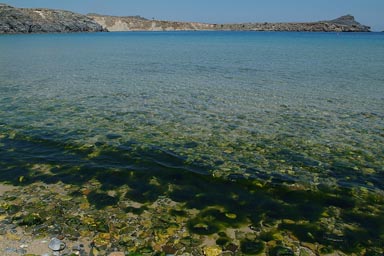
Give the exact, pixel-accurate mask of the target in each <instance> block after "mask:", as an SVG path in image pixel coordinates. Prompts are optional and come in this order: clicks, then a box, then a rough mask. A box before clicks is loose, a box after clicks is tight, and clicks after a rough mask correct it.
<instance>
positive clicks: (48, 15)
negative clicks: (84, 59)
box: [0, 4, 370, 34]
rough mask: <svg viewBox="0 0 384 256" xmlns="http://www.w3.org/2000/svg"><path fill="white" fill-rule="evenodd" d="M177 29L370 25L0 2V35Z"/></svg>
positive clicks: (346, 19) (350, 28) (348, 19)
mask: <svg viewBox="0 0 384 256" xmlns="http://www.w3.org/2000/svg"><path fill="white" fill-rule="evenodd" d="M177 30H185V31H190V30H239V31H316V32H319V31H324V32H369V31H370V27H368V26H364V25H361V24H360V23H358V22H356V21H355V18H354V17H353V16H351V15H346V16H342V17H340V18H337V19H335V20H330V21H318V22H301V23H299V22H296V23H268V22H264V23H239V24H208V23H200V22H177V21H161V20H149V19H145V18H143V17H140V16H125V17H118V16H107V15H98V14H88V15H82V14H77V13H74V12H70V11H62V10H51V9H29V8H14V7H12V6H9V5H6V4H0V34H11V33H60V32H99V31H177Z"/></svg>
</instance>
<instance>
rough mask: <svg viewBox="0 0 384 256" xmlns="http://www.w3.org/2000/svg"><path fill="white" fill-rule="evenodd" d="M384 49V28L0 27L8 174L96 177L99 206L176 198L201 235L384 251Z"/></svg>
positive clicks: (2, 156)
mask: <svg viewBox="0 0 384 256" xmlns="http://www.w3.org/2000/svg"><path fill="white" fill-rule="evenodd" d="M383 60H384V34H383V33H351V34H349V33H340V34H339V33H270V32H268V33H263V32H257V33H255V32H133V33H95V34H86V33H85V34H42V35H2V36H0V181H2V182H8V183H12V184H15V185H28V184H31V183H34V182H37V181H43V182H45V183H57V182H59V181H61V182H64V183H68V184H73V185H76V186H79V188H81V187H82V185H84V184H85V183H87V182H88V181H90V180H95V179H96V180H98V181H99V182H100V183H101V185H102V186H101V188H100V190H98V191H96V192H95V191H94V192H92V193H91V194H90V195H89V196H88V200H89V201H90V203H91V204H93V205H95V207H97V208H98V209H102V208H103V207H105V206H107V205H110V204H116V203H117V201H118V199H117V198H113V200H109V199H110V198H111V197H110V196H108V195H107V194H102V193H106V192H105V191H110V190H112V189H117V188H125V187H128V190H127V192H126V198H129V199H130V200H133V201H137V202H140V203H147V202H148V203H151V202H154V201H155V200H156V199H157V198H159V196H166V197H169V198H170V199H172V200H174V201H176V202H180V203H184V207H185V208H186V209H199V210H201V213H200V214H199V215H197V216H196V217H195V218H194V219H191V220H190V221H189V223H188V225H189V226H188V227H189V231H190V232H192V233H196V234H202V235H207V234H212V233H215V232H219V231H220V230H221V229H222V228H223V227H227V226H230V227H239V226H240V224H246V225H251V226H253V227H259V226H260V223H269V225H271V227H272V226H273V225H274V227H276V229H278V230H279V232H280V231H281V232H286V231H289V232H291V233H293V234H294V235H295V236H296V237H297V238H298V239H300V240H301V241H306V242H311V243H314V242H316V243H320V244H323V245H326V246H328V247H329V248H331V249H332V248H333V249H340V250H342V251H344V252H347V253H350V252H358V253H359V252H361V249H362V248H382V244H383V243H384V241H383V237H384V233H383V232H384V231H383V230H384V217H383V216H384V208H383V207H384V206H383V205H384V170H383V168H384V75H383V74H384V72H383V71H384V61H383ZM102 191H104V192H102ZM100 198H102V199H103V200H100ZM107 199H108V200H109V201H108V200H107ZM212 207H216V208H217V207H219V208H218V209H225V210H226V211H227V212H229V213H230V215H228V214H227V215H225V214H224V213H223V212H220V211H221V210H217V209H216V208H215V209H212ZM207 216H209V217H210V218H209V221H207V220H206V218H207ZM211 216H214V217H215V218H213V219H212V218H211ZM225 216H227V217H225ZM228 216H230V217H228ZM283 219H289V220H291V222H292V223H291V222H284V221H281V220H283ZM201 227H206V228H204V229H202V228H201ZM261 228H263V227H261ZM328 247H327V248H328Z"/></svg>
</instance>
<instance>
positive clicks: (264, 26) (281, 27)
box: [216, 15, 370, 32]
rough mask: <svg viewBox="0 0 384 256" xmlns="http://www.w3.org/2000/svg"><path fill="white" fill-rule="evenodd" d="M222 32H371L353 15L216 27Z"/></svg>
mask: <svg viewBox="0 0 384 256" xmlns="http://www.w3.org/2000/svg"><path fill="white" fill-rule="evenodd" d="M216 28H217V29H221V30H250V31H311V32H369V31H370V27H368V26H364V25H361V24H360V23H358V22H357V21H356V20H355V18H354V17H353V16H352V15H345V16H342V17H340V18H337V19H334V20H330V21H318V22H296V23H292V22H290V23H268V22H264V23H242V24H221V25H216Z"/></svg>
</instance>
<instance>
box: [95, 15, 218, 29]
mask: <svg viewBox="0 0 384 256" xmlns="http://www.w3.org/2000/svg"><path fill="white" fill-rule="evenodd" d="M88 17H90V18H92V19H93V20H94V21H96V22H97V23H99V24H100V25H102V26H103V27H104V28H106V29H108V31H177V30H215V29H216V25H214V24H207V23H200V22H178V21H162V20H148V19H145V18H143V17H140V16H123V17H120V16H108V15H99V14H88Z"/></svg>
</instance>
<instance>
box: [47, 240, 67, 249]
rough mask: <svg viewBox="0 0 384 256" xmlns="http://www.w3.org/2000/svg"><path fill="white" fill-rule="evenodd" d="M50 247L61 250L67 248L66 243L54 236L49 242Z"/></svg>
mask: <svg viewBox="0 0 384 256" xmlns="http://www.w3.org/2000/svg"><path fill="white" fill-rule="evenodd" d="M48 248H49V249H51V250H53V251H61V250H63V249H64V248H65V243H64V242H62V241H61V240H59V239H57V238H55V237H54V238H52V239H51V241H50V242H49V245H48Z"/></svg>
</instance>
